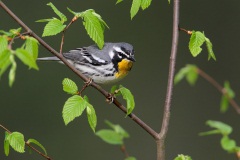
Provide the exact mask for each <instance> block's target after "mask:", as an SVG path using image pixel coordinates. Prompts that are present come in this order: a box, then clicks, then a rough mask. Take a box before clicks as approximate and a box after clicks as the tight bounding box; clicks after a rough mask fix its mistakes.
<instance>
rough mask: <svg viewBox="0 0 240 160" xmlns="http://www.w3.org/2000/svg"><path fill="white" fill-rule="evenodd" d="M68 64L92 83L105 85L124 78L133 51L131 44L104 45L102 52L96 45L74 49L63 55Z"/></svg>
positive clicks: (132, 56)
mask: <svg viewBox="0 0 240 160" xmlns="http://www.w3.org/2000/svg"><path fill="white" fill-rule="evenodd" d="M63 56H64V57H65V58H66V59H67V60H68V62H69V63H70V64H72V65H74V67H75V68H77V69H78V70H79V71H81V73H83V74H84V75H86V76H87V77H89V78H91V79H92V80H93V81H94V82H96V83H100V84H107V83H113V82H116V81H118V80H120V79H122V78H124V77H125V76H126V75H127V74H128V72H129V71H130V70H131V68H132V65H133V62H135V58H134V49H133V46H132V45H131V44H128V43H124V42H120V43H105V44H104V47H103V49H102V50H100V49H99V48H98V47H97V46H96V45H91V46H89V47H82V48H76V49H74V50H70V51H69V52H66V53H63ZM38 60H41V61H59V59H58V58H57V57H45V58H38Z"/></svg>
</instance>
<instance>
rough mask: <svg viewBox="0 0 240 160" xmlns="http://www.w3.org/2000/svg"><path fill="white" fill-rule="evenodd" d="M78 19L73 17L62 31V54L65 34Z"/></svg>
mask: <svg viewBox="0 0 240 160" xmlns="http://www.w3.org/2000/svg"><path fill="white" fill-rule="evenodd" d="M76 20H77V17H76V16H75V17H73V19H72V20H71V22H70V23H69V24H68V25H67V26H66V27H65V28H64V30H63V31H62V40H61V44H60V51H59V52H60V54H62V49H63V44H64V36H65V32H66V31H67V29H68V28H69V27H70V25H71V24H72V23H73V22H75V21H76Z"/></svg>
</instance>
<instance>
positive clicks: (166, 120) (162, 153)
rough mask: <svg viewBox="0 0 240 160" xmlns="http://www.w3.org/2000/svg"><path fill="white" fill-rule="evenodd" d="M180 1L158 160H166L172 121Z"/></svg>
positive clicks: (175, 12) (175, 13) (175, 9)
mask: <svg viewBox="0 0 240 160" xmlns="http://www.w3.org/2000/svg"><path fill="white" fill-rule="evenodd" d="M178 25H179V0H174V2H173V37H172V49H171V56H170V63H169V74H168V85H167V93H166V100H165V106H164V113H163V121H162V127H161V131H160V133H159V137H160V138H159V140H157V160H165V139H166V136H167V132H168V127H169V120H170V108H171V100H172V94H173V80H174V72H175V64H176V58H177V48H178V37H179V30H178Z"/></svg>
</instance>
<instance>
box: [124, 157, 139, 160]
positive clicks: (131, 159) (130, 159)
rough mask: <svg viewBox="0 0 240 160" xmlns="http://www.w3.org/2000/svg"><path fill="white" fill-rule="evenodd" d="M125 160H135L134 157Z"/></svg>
mask: <svg viewBox="0 0 240 160" xmlns="http://www.w3.org/2000/svg"><path fill="white" fill-rule="evenodd" d="M125 160H137V159H136V158H135V157H128V158H125Z"/></svg>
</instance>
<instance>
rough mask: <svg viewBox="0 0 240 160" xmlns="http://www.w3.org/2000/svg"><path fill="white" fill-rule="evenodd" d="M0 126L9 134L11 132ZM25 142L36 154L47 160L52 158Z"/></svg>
mask: <svg viewBox="0 0 240 160" xmlns="http://www.w3.org/2000/svg"><path fill="white" fill-rule="evenodd" d="M0 127H1V128H2V129H4V130H5V131H6V132H8V133H9V134H11V133H12V132H11V131H10V130H8V129H7V128H6V127H4V126H3V125H1V124H0ZM25 144H26V145H27V146H28V147H30V148H31V149H32V150H34V151H35V152H37V153H38V154H40V155H41V156H43V157H44V158H45V159H48V160H52V158H50V157H49V156H47V155H45V154H43V153H42V152H40V151H39V150H37V149H36V148H34V147H33V146H32V145H30V144H29V143H28V142H25Z"/></svg>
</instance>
